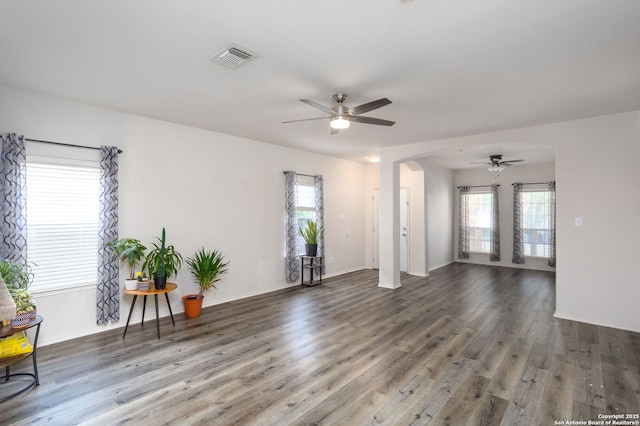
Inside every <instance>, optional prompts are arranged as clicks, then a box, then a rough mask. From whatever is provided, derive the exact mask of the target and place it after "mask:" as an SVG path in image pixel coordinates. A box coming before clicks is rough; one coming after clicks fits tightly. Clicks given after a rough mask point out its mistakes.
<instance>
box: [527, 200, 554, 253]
mask: <svg viewBox="0 0 640 426" xmlns="http://www.w3.org/2000/svg"><path fill="white" fill-rule="evenodd" d="M550 195H551V193H550V192H549V191H546V190H545V191H540V190H533V191H522V192H521V193H520V203H521V204H520V205H521V208H522V241H523V243H524V247H523V248H524V255H525V256H531V257H544V258H548V257H550V253H551V238H550V237H551V230H550V223H551V221H550V212H551V209H550V200H551V197H550Z"/></svg>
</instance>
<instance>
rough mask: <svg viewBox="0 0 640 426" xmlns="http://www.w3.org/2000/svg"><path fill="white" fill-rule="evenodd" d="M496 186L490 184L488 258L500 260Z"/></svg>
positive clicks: (493, 260)
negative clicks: (489, 240)
mask: <svg viewBox="0 0 640 426" xmlns="http://www.w3.org/2000/svg"><path fill="white" fill-rule="evenodd" d="M498 186H499V185H491V242H490V243H489V250H490V254H489V260H490V261H491V262H499V261H500V209H499V205H498Z"/></svg>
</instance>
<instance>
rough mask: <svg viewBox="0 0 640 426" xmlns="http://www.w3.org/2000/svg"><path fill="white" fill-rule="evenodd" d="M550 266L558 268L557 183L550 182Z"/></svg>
mask: <svg viewBox="0 0 640 426" xmlns="http://www.w3.org/2000/svg"><path fill="white" fill-rule="evenodd" d="M549 244H550V247H549V261H548V265H549V266H553V267H555V266H556V183H555V182H549Z"/></svg>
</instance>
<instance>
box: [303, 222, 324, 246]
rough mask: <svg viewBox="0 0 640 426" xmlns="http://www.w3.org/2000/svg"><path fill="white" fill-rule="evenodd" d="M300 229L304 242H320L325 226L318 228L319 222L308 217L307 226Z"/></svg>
mask: <svg viewBox="0 0 640 426" xmlns="http://www.w3.org/2000/svg"><path fill="white" fill-rule="evenodd" d="M299 229H300V234H301V235H302V238H304V242H305V243H307V244H318V240H319V239H320V236H321V235H322V233H323V232H324V228H318V224H317V223H315V222H314V221H312V220H310V219H307V226H306V227H305V228H302V227H300V228H299Z"/></svg>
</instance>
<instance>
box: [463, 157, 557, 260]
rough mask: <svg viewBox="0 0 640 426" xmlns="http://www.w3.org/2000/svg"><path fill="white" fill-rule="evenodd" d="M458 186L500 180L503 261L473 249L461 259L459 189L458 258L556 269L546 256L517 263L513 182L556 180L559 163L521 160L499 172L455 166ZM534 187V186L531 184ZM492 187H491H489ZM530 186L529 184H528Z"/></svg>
mask: <svg viewBox="0 0 640 426" xmlns="http://www.w3.org/2000/svg"><path fill="white" fill-rule="evenodd" d="M453 176H454V179H453V182H454V188H457V187H458V186H462V185H492V184H494V183H495V184H498V185H500V187H499V188H498V200H499V203H498V206H499V214H500V261H499V262H491V261H489V254H484V253H470V255H469V259H458V234H459V228H458V225H457V224H458V221H459V205H460V197H459V196H458V194H459V193H458V190H457V189H456V190H455V197H454V222H453V223H455V224H456V225H455V226H454V234H453V235H454V238H453V241H454V247H453V250H454V252H453V256H454V259H455V260H456V262H465V263H479V264H484V265H497V266H508V267H511V268H524V269H538V270H546V271H555V270H556V268H552V267H550V266H548V265H547V260H546V259H540V258H531V257H526V258H525V263H524V264H514V263H512V262H511V259H512V257H513V186H512V185H511V184H512V183H514V182H522V183H527V182H550V181H553V180H555V164H554V163H545V164H531V165H527V164H525V163H521V164H519V165H513V166H511V167H505V169H504V170H503V171H502V172H500V173H499V174H498V175H496V174H495V173H493V172H491V173H490V172H488V171H487V169H486V167H480V168H475V169H464V170H455V172H454V175H453ZM530 188H531V187H530ZM485 189H487V190H489V189H490V188H485ZM525 189H526V187H525Z"/></svg>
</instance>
